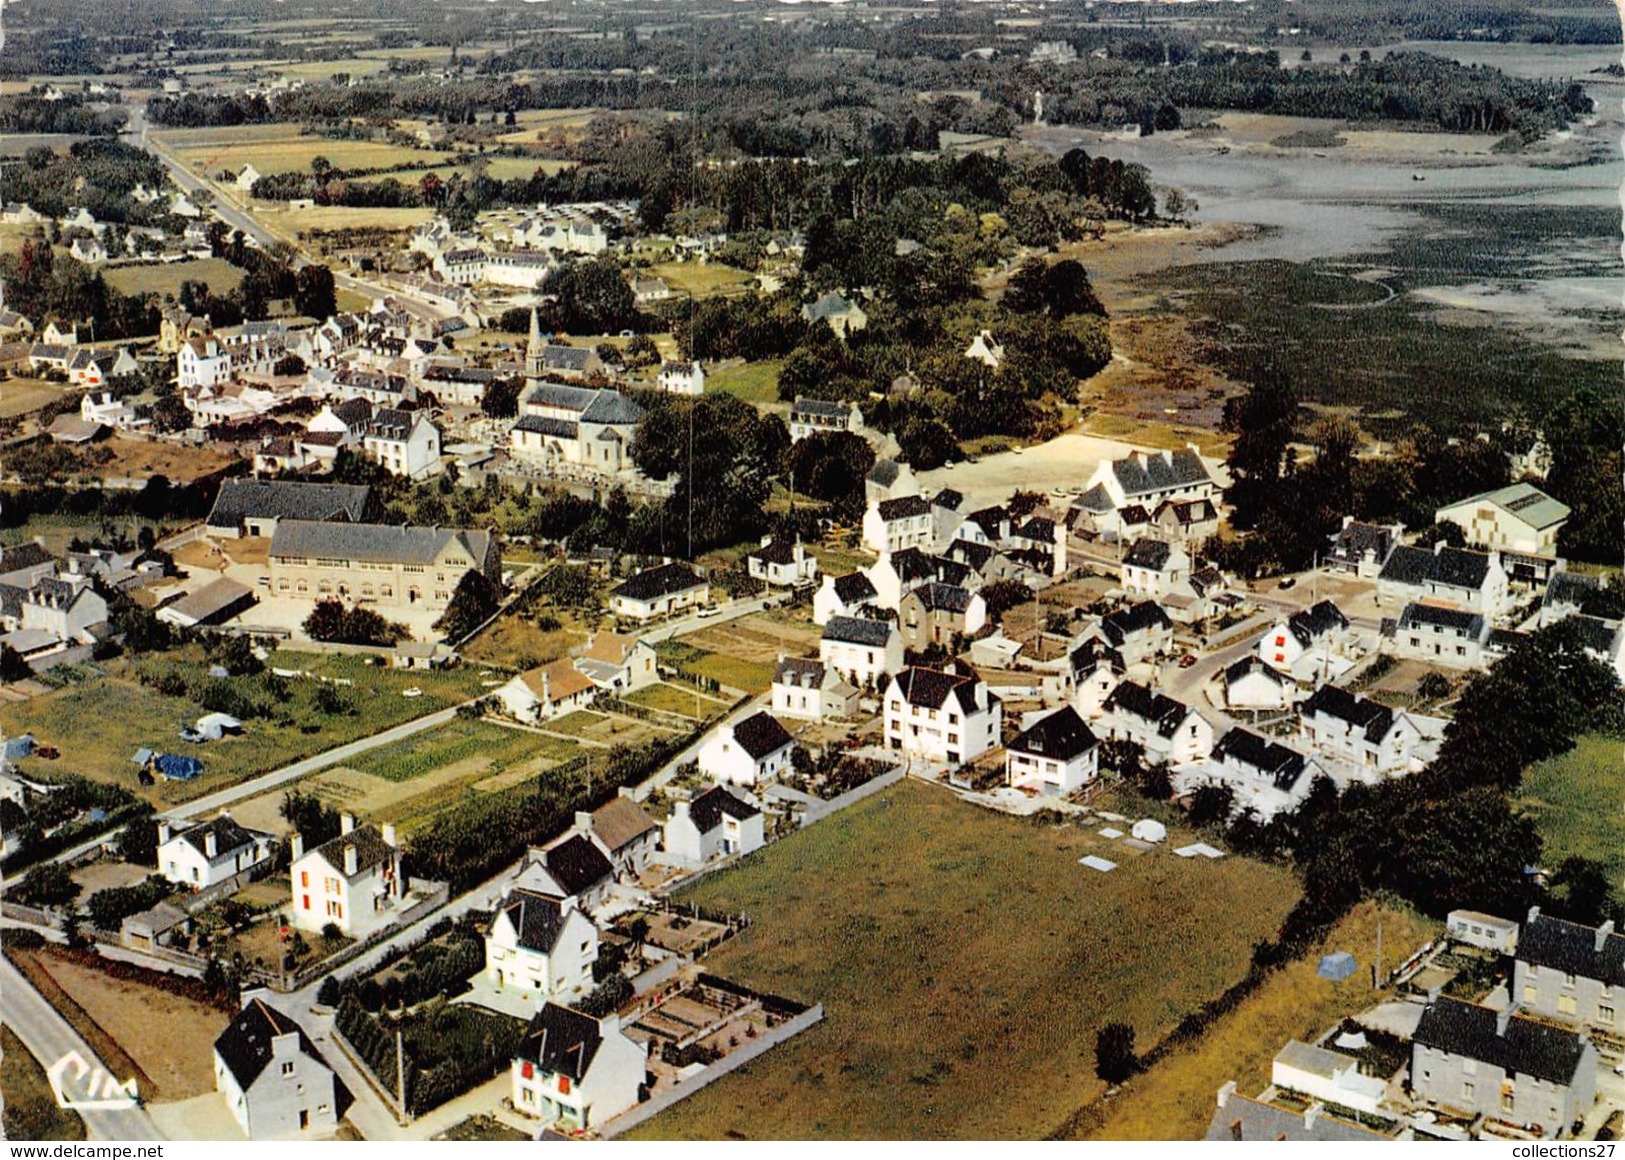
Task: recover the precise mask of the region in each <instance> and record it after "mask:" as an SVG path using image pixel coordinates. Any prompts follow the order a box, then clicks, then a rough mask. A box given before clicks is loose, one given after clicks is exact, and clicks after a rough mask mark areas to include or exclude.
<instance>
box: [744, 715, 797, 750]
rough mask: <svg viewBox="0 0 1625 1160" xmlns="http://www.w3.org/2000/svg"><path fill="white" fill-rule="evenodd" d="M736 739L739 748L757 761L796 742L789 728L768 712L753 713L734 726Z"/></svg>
mask: <svg viewBox="0 0 1625 1160" xmlns="http://www.w3.org/2000/svg"><path fill="white" fill-rule="evenodd" d="M733 734H734V740H735V741H737V742H738V743H739V748H741V749H743V750H744V751H745V752H746V753H748V754H750V755H751V758H752V759H753V760H756V761H760V760H762V758H764V757H766V756H767V755H768V754H770V753H777V752H778V751H779V750H781V749H783V748H784V747H785V746H786V745H793V744H795V738H793V737H791V736H790V732H789V730H787V729H785V727H784V726H783V725H780V724H779V721H778V718H777V717H774V716H773V714H771V713H768V712H765V711H764V712H759V713H753V714H751V715H750V716H749V717H746V718H745V719H744V720H743V721H741V722H739V723H738V724H737V725H735V726H734V727H733Z"/></svg>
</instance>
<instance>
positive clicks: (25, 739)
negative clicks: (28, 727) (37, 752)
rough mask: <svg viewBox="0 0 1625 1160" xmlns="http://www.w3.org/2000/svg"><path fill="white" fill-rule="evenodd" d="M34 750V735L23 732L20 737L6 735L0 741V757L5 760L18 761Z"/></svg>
mask: <svg viewBox="0 0 1625 1160" xmlns="http://www.w3.org/2000/svg"><path fill="white" fill-rule="evenodd" d="M33 752H34V735H33V734H32V733H24V734H23V735H22V736H21V737H8V738H6V739H5V741H3V742H0V757H3V758H5V759H6V760H7V761H19V760H21V759H22V758H24V757H27V756H28V755H29V754H31V753H33Z"/></svg>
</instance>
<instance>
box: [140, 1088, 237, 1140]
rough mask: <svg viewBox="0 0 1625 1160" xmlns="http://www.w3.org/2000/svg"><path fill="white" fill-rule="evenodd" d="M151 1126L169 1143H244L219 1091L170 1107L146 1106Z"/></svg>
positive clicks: (162, 1105)
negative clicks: (183, 1141) (236, 1141)
mask: <svg viewBox="0 0 1625 1160" xmlns="http://www.w3.org/2000/svg"><path fill="white" fill-rule="evenodd" d="M147 1112H148V1114H150V1115H151V1116H152V1120H153V1123H155V1124H157V1125H158V1127H159V1129H160V1130H161V1131H162V1132H163V1134H164V1135H165V1136H167V1137H168V1138H169V1139H171V1140H246V1139H248V1135H247V1133H245V1132H244V1131H243V1129H242V1125H241V1124H239V1123H238V1122H237V1118H236V1117H235V1116H233V1115H232V1114H231V1111H230V1109H229V1108H227V1107H226V1097H225V1096H223V1095H221V1094H220V1093H219V1092H205V1093H204V1094H203V1095H200V1096H193V1097H192V1098H191V1099H189V1100H179V1101H177V1102H175V1103H172V1104H149V1105H148V1106H147Z"/></svg>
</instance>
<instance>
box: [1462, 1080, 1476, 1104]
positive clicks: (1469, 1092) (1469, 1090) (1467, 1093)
mask: <svg viewBox="0 0 1625 1160" xmlns="http://www.w3.org/2000/svg"><path fill="white" fill-rule="evenodd" d="M1473 1092H1474V1088H1473V1085H1472V1084H1470V1083H1464V1084H1462V1085H1461V1098H1462V1099H1464V1100H1470V1099H1472V1098H1473Z"/></svg>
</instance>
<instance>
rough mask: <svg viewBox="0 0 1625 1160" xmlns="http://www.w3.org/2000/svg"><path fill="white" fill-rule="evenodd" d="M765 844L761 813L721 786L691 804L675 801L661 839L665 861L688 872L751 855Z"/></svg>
mask: <svg viewBox="0 0 1625 1160" xmlns="http://www.w3.org/2000/svg"><path fill="white" fill-rule="evenodd" d="M765 841H766V837H765V833H764V830H763V819H762V811H761V810H760V809H758V808H757V807H756V805H755V804H754V803H752V802H750V801H748V800H746V799H745V798H742V797H740V796H739V795H738V794H735V793H733V792H731V791H729V790H727V789H724V788H723V787H722V786H720V785H718V786H712V787H711V788H710V789H708V790H706V791H705V792H704V793H702V794H701V795H700V796H699V797H697V798H694V799H693V800H691V801H682V800H678V801H674V802H673V803H672V807H671V816H670V817H669V818H667V819H666V824H665V827H664V828H663V830H662V838H661V844H662V845H663V846H664V847H665V851H666V860H667V861H668V862H670V863H672V864H673V865H675V866H681V867H685V868H688V869H695V868H698V867H700V866H704V865H705V864H706V863H707V862H710V861H711V860H712V859H713V858H719V857H729V856H731V855H734V854H740V855H744V854H749V853H751V852H753V851H755V850H760V849H761V848H762V846H763V844H764V843H765Z"/></svg>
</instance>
